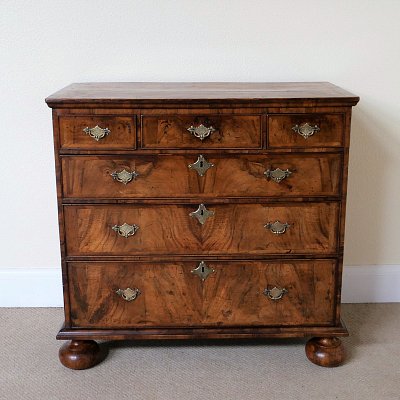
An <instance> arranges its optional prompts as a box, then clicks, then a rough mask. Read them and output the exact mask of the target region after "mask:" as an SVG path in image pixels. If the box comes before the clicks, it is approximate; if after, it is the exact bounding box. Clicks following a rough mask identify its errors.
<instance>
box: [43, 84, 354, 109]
mask: <svg viewBox="0 0 400 400" xmlns="http://www.w3.org/2000/svg"><path fill="white" fill-rule="evenodd" d="M283 100H286V101H289V102H293V101H295V102H296V101H297V102H298V101H300V100H303V101H306V100H308V101H313V102H314V103H315V104H321V105H323V104H327V105H328V104H339V103H340V104H343V105H355V104H356V103H357V102H358V100H359V98H358V97H357V96H355V95H353V94H352V93H350V92H347V91H346V90H344V89H342V88H340V87H338V86H336V85H333V84H331V83H329V82H281V83H271V82H263V83H261V82H251V83H250V82H239V83H233V82H187V83H175V82H168V83H157V82H114V83H111V82H110V83H107V82H101V83H73V84H71V85H69V86H66V87H65V88H63V89H61V90H59V91H58V92H56V93H54V94H52V95H51V96H49V97H48V98H47V99H46V102H47V104H48V105H49V106H50V107H60V106H61V107H62V106H66V105H74V104H75V105H79V104H80V103H88V102H94V103H103V104H104V103H110V104H112V103H114V104H115V103H116V104H123V103H129V102H134V103H138V104H146V103H152V104H160V103H162V102H165V101H168V102H175V103H185V102H187V101H194V102H197V103H209V102H217V101H221V102H225V103H226V102H252V103H253V104H257V103H259V104H264V103H265V104H271V103H274V102H280V101H283Z"/></svg>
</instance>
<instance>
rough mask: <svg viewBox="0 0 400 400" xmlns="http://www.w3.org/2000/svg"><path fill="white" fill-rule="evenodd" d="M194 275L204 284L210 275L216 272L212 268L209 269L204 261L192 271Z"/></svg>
mask: <svg viewBox="0 0 400 400" xmlns="http://www.w3.org/2000/svg"><path fill="white" fill-rule="evenodd" d="M190 272H191V273H192V274H194V275H197V276H198V277H199V278H200V279H201V281H202V282H204V281H205V280H206V279H207V278H208V276H209V275H210V274H212V273H213V272H215V271H214V270H213V269H212V268H210V267H208V266H207V264H206V263H205V262H204V261H200V264H199V265H198V266H197V267H196V268H195V269H192V270H191V271H190Z"/></svg>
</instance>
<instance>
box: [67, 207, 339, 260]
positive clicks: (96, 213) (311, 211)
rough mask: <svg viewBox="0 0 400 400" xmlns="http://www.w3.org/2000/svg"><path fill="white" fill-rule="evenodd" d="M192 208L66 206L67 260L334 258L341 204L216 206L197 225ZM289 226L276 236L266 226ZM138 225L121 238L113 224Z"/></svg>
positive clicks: (210, 208)
mask: <svg viewBox="0 0 400 400" xmlns="http://www.w3.org/2000/svg"><path fill="white" fill-rule="evenodd" d="M196 208H197V206H196V205H151V206H135V205H116V206H112V205H95V206H90V205H88V206H65V207H64V212H65V227H66V244H67V255H70V256H72V255H114V256H118V255H146V254H152V255H157V254H158V255H160V254H167V255H169V254H176V255H187V254H206V255H212V254H243V255H246V254H249V255H250V254H252V255H262V254H332V253H335V252H336V251H337V223H338V210H339V203H334V202H332V203H304V204H295V203H288V204H283V205H274V204H214V205H210V206H209V207H208V209H209V210H212V211H214V212H215V215H214V216H213V217H210V218H208V219H207V221H206V222H205V224H204V225H201V224H200V223H199V222H198V220H197V219H196V218H193V217H190V216H189V213H190V212H192V211H195V210H196ZM277 220H279V221H280V222H282V223H289V224H290V225H291V226H290V227H289V228H288V229H287V230H286V232H285V233H284V234H274V233H272V232H271V231H270V230H269V229H266V228H265V227H264V225H265V224H266V223H268V222H271V223H273V222H275V221H277ZM123 223H128V224H130V225H133V224H136V225H138V226H139V230H138V231H137V232H136V233H135V235H134V236H131V237H128V238H125V237H122V236H119V235H118V234H117V233H116V232H114V231H113V230H112V226H114V225H122V224H123Z"/></svg>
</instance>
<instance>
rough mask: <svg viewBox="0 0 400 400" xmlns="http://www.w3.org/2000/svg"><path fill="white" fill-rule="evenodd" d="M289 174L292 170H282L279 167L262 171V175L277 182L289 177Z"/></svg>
mask: <svg viewBox="0 0 400 400" xmlns="http://www.w3.org/2000/svg"><path fill="white" fill-rule="evenodd" d="M291 174H292V172H291V171H289V170H288V169H285V170H282V169H280V168H276V169H274V170H270V169H267V170H266V171H265V172H264V175H265V176H266V177H267V178H270V179H272V180H273V181H275V182H277V183H280V182H282V181H283V180H284V179H286V178H287V177H289V176H290V175H291Z"/></svg>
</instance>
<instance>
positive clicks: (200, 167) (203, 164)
mask: <svg viewBox="0 0 400 400" xmlns="http://www.w3.org/2000/svg"><path fill="white" fill-rule="evenodd" d="M188 167H189V169H194V170H195V171H197V173H198V174H199V176H204V174H205V173H206V172H207V170H208V169H209V168H212V167H214V164H213V163H210V162H208V161H207V160H206V159H205V158H204V157H203V155H202V154H200V155H199V157H198V158H197V161H196V162H194V163H193V164H189V165H188Z"/></svg>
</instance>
